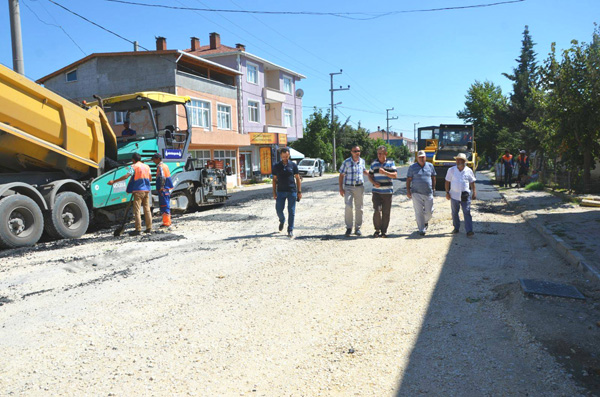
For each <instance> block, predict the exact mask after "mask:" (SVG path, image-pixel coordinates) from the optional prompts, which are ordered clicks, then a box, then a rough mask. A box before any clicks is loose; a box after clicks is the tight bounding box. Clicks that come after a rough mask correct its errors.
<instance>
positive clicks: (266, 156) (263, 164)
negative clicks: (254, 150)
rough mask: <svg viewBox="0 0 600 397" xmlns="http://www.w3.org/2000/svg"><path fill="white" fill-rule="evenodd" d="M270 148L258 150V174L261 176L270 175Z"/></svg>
mask: <svg viewBox="0 0 600 397" xmlns="http://www.w3.org/2000/svg"><path fill="white" fill-rule="evenodd" d="M271 172H272V171H271V148H270V147H261V148H260V173H261V174H262V175H271Z"/></svg>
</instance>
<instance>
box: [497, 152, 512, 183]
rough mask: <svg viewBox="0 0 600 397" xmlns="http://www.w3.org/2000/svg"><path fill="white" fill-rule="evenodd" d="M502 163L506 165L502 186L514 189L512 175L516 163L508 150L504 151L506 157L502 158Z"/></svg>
mask: <svg viewBox="0 0 600 397" xmlns="http://www.w3.org/2000/svg"><path fill="white" fill-rule="evenodd" d="M500 161H501V163H502V165H504V183H503V184H502V186H506V187H512V174H513V167H514V164H515V162H514V160H513V156H512V154H510V152H509V151H508V149H506V150H505V151H504V156H502V158H501V159H500Z"/></svg>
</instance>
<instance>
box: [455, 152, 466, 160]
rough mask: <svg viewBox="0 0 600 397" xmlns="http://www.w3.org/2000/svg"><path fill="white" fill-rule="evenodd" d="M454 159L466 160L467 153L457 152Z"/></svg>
mask: <svg viewBox="0 0 600 397" xmlns="http://www.w3.org/2000/svg"><path fill="white" fill-rule="evenodd" d="M454 159H455V160H465V161H467V155H466V154H464V153H459V154H458V156H456V157H454Z"/></svg>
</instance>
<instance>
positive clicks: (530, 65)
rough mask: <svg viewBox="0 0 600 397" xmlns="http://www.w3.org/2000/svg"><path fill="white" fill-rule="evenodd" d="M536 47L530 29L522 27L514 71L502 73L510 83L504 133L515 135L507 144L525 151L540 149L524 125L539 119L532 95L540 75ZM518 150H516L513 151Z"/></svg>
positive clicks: (531, 132) (536, 87) (538, 140)
mask: <svg viewBox="0 0 600 397" xmlns="http://www.w3.org/2000/svg"><path fill="white" fill-rule="evenodd" d="M534 46H535V43H534V42H533V39H532V38H531V34H530V33H529V27H528V26H525V30H524V31H523V40H522V42H521V55H520V56H519V57H518V58H517V59H515V61H517V67H516V68H513V71H512V73H511V74H507V73H503V76H504V77H506V78H508V79H509V80H511V81H512V82H513V92H512V93H511V95H510V101H509V104H508V109H507V112H506V113H505V117H506V120H505V124H506V125H505V126H506V127H507V128H508V130H507V131H506V133H509V134H514V135H515V136H514V137H506V138H508V139H507V143H512V142H518V143H517V144H518V145H519V146H520V147H521V148H523V147H525V148H526V149H528V150H535V149H537V148H538V147H539V144H540V137H539V136H538V135H537V134H536V131H535V130H532V129H531V128H529V127H528V125H527V124H526V122H527V120H528V119H534V118H535V117H536V116H537V115H538V113H539V112H538V108H537V106H536V105H537V102H536V100H535V97H534V92H535V91H536V90H537V89H538V87H539V78H538V77H539V73H538V66H537V62H536V54H535V51H534V50H533V47H534ZM513 149H517V148H513Z"/></svg>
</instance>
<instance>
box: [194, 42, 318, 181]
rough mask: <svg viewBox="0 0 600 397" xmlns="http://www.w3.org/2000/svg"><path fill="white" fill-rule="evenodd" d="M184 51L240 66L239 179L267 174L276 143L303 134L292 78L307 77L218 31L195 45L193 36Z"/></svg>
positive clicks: (298, 91)
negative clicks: (244, 139) (225, 40)
mask: <svg viewBox="0 0 600 397" xmlns="http://www.w3.org/2000/svg"><path fill="white" fill-rule="evenodd" d="M185 51H186V53H188V54H192V55H195V56H197V57H201V58H204V59H207V60H210V61H213V62H215V63H219V64H221V65H223V66H225V67H228V68H230V69H233V70H237V71H238V72H240V75H239V76H238V84H237V87H238V120H239V123H240V126H239V128H240V130H241V131H242V132H243V133H244V134H246V135H248V137H249V140H250V142H249V145H247V146H244V147H242V148H240V158H239V163H240V166H241V168H240V172H241V177H242V179H243V180H249V179H252V178H256V177H258V176H260V175H270V174H271V165H272V164H273V162H275V161H277V160H278V153H277V149H278V148H279V147H282V146H287V144H288V142H292V141H295V140H297V139H299V138H301V137H302V131H303V128H302V96H303V94H304V93H303V91H302V90H301V89H298V88H297V83H298V82H299V81H300V80H302V79H305V78H306V77H305V76H303V75H302V74H300V73H297V72H294V71H292V70H290V69H287V68H285V67H282V66H279V65H277V64H274V63H273V62H270V61H267V60H265V59H263V58H260V57H258V56H256V55H253V54H251V53H249V52H247V51H246V47H245V46H244V45H243V44H236V45H235V47H230V46H226V45H223V44H221V38H220V35H219V34H218V33H211V34H210V36H209V43H208V44H207V45H203V46H202V45H200V40H199V39H198V38H196V37H192V41H191V48H190V49H188V50H185Z"/></svg>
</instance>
